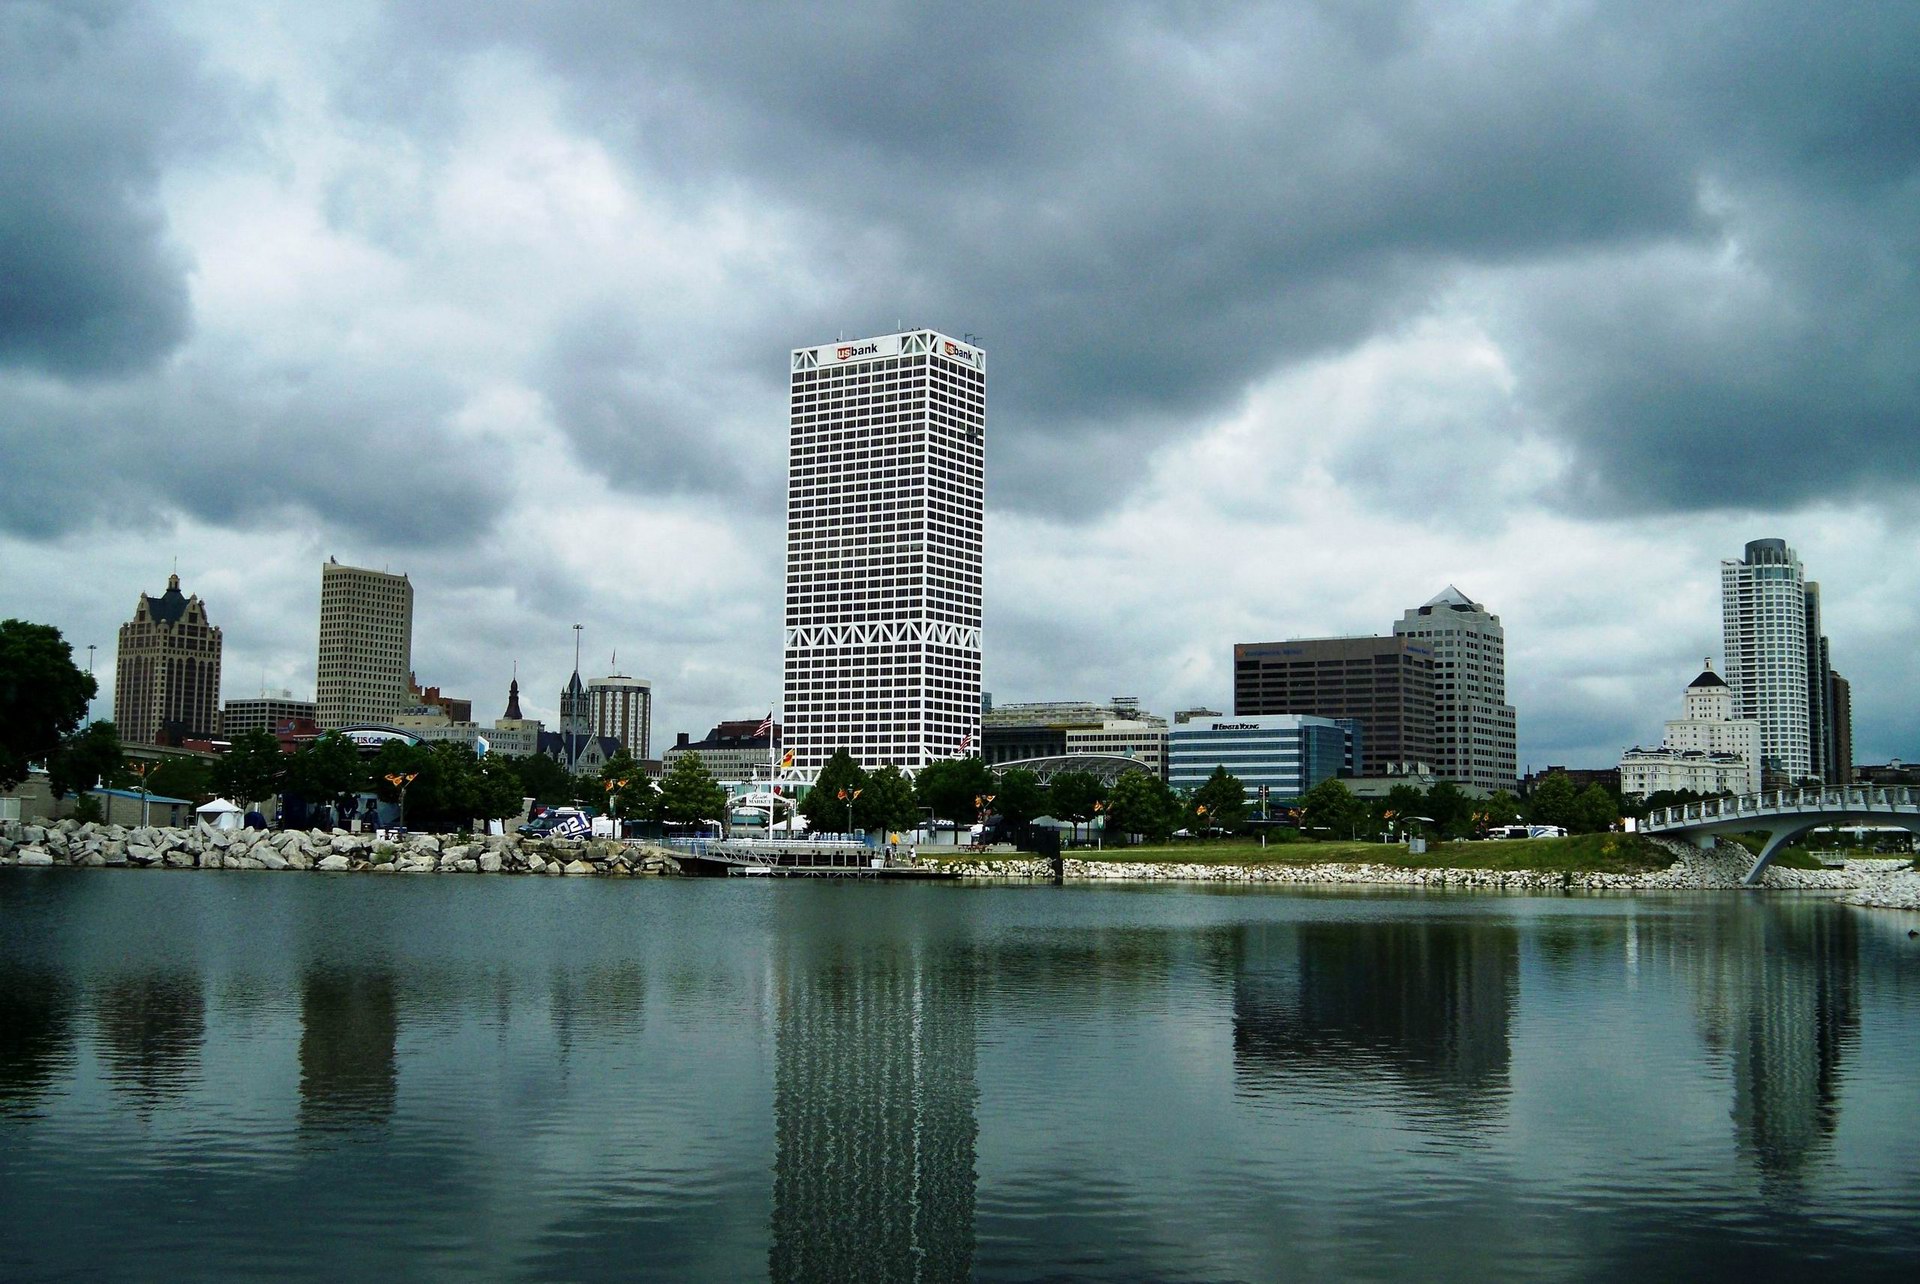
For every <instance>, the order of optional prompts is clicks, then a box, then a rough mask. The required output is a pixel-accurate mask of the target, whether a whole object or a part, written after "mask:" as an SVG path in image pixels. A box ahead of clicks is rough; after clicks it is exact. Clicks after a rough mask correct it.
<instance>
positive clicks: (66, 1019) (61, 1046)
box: [0, 972, 73, 1112]
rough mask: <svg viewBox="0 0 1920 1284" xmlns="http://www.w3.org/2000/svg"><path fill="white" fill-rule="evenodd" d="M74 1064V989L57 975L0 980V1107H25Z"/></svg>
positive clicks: (26, 974) (25, 974)
mask: <svg viewBox="0 0 1920 1284" xmlns="http://www.w3.org/2000/svg"><path fill="white" fill-rule="evenodd" d="M72 1066H73V993H72V991H71V990H69V989H68V988H67V987H66V986H65V985H64V984H62V983H61V982H60V980H59V979H58V978H56V977H52V976H47V975H43V974H36V973H30V972H23V973H14V974H12V975H10V976H9V977H8V978H7V984H4V985H0V1112H5V1111H8V1110H17V1109H28V1108H31V1107H32V1106H33V1104H34V1103H35V1102H37V1101H38V1100H39V1099H40V1097H41V1096H42V1095H44V1094H45V1093H46V1091H47V1089H48V1088H49V1087H50V1086H52V1084H53V1081H54V1079H55V1077H56V1076H61V1075H65V1074H66V1073H68V1072H69V1071H70V1070H71V1068H72Z"/></svg>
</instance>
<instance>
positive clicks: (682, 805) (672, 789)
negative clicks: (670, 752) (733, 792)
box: [660, 753, 729, 825]
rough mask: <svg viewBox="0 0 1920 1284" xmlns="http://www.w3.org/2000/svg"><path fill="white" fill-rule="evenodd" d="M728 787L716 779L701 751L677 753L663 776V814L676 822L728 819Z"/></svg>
mask: <svg viewBox="0 0 1920 1284" xmlns="http://www.w3.org/2000/svg"><path fill="white" fill-rule="evenodd" d="M728 806H729V803H728V799H727V791H726V790H725V789H723V788H721V787H720V785H719V784H717V783H716V782H715V781H714V778H713V773H712V772H711V771H708V770H707V764H706V762H705V761H704V760H703V759H702V758H701V757H700V755H699V754H697V753H683V754H679V755H676V756H675V758H674V760H673V765H672V766H671V767H668V768H667V774H666V775H664V776H662V777H661V778H660V818H661V819H662V820H664V821H666V822H668V823H669V824H674V825H695V824H698V823H700V822H701V821H703V820H717V821H719V822H720V823H721V824H723V825H724V824H725V823H726V819H727V810H728Z"/></svg>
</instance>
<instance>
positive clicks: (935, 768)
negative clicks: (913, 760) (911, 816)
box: [913, 758, 999, 825]
mask: <svg viewBox="0 0 1920 1284" xmlns="http://www.w3.org/2000/svg"><path fill="white" fill-rule="evenodd" d="M913 791H914V794H915V795H916V796H917V797H918V798H919V800H920V805H921V806H922V807H926V808H929V809H930V810H931V811H932V812H933V814H934V815H935V816H937V817H939V818H940V819H941V820H950V821H953V822H954V823H955V824H959V825H970V824H972V823H973V821H974V820H975V819H976V818H977V817H978V816H979V814H980V808H981V807H982V806H983V805H984V804H983V803H981V802H977V801H975V800H976V799H984V798H985V797H986V796H987V795H988V794H995V795H997V794H998V790H997V789H996V787H995V781H994V779H993V773H992V772H991V771H988V770H987V767H986V764H985V763H983V762H981V761H980V759H978V758H942V759H941V760H940V761H939V762H930V763H928V764H927V765H926V766H924V767H922V768H921V769H920V773H919V775H917V776H915V777H914V781H913ZM998 802H999V799H998V797H997V796H996V798H995V805H996V806H997V805H998Z"/></svg>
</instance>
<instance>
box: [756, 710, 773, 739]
mask: <svg viewBox="0 0 1920 1284" xmlns="http://www.w3.org/2000/svg"><path fill="white" fill-rule="evenodd" d="M753 734H754V737H755V738H756V739H757V738H759V737H760V736H770V735H772V734H773V710H771V709H769V710H767V716H766V717H765V718H764V719H762V720H761V723H760V725H759V726H757V727H755V728H754V729H753Z"/></svg>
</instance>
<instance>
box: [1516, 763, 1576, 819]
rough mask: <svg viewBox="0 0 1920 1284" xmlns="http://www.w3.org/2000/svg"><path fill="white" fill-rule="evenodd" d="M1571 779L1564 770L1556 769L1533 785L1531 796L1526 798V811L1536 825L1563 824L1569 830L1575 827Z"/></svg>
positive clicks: (1573, 794)
mask: <svg viewBox="0 0 1920 1284" xmlns="http://www.w3.org/2000/svg"><path fill="white" fill-rule="evenodd" d="M1575 797H1576V795H1575V793H1574V789H1573V781H1571V780H1569V779H1568V778H1567V773H1566V772H1564V771H1556V772H1553V773H1552V774H1551V775H1549V776H1548V777H1547V778H1546V779H1545V780H1542V781H1541V782H1540V783H1539V784H1537V785H1535V786H1534V787H1533V796H1532V797H1531V798H1529V799H1528V800H1527V804H1528V811H1529V813H1530V815H1531V817H1532V819H1533V823H1534V824H1536V825H1564V826H1565V827H1566V828H1567V830H1568V831H1569V832H1571V831H1572V830H1573V829H1574V827H1575V822H1576V817H1575V815H1574V806H1573V804H1574V799H1575Z"/></svg>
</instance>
